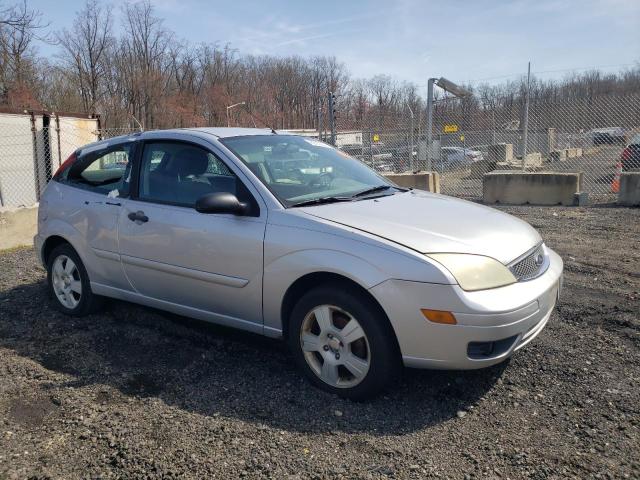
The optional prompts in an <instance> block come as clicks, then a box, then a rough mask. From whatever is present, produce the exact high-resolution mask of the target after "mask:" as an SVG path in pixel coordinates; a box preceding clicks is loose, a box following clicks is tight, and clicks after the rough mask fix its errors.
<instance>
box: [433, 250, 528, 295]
mask: <svg viewBox="0 0 640 480" xmlns="http://www.w3.org/2000/svg"><path fill="white" fill-rule="evenodd" d="M427 256H428V257H429V258H432V259H433V260H435V261H436V262H438V263H441V264H442V265H443V266H444V267H445V268H446V269H447V270H449V271H450V272H451V274H452V275H453V276H454V277H455V279H456V280H457V282H458V284H459V285H460V287H461V288H462V289H463V290H467V291H474V290H486V289H489V288H497V287H504V286H505V285H510V284H512V283H516V281H517V280H516V277H514V276H513V274H512V273H511V271H510V270H509V269H508V268H507V267H505V266H504V265H503V264H501V263H500V262H499V261H497V260H495V259H493V258H491V257H485V256H483V255H468V254H464V253H430V254H428V255H427Z"/></svg>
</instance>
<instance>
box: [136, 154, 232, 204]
mask: <svg viewBox="0 0 640 480" xmlns="http://www.w3.org/2000/svg"><path fill="white" fill-rule="evenodd" d="M240 183H241V182H239V181H238V179H237V177H236V176H235V174H234V173H233V172H231V170H229V167H227V165H225V163H224V162H222V161H221V160H220V159H219V158H218V157H216V156H215V155H213V154H212V153H211V152H208V151H207V150H204V149H203V148H200V147H198V146H196V145H191V144H185V143H179V142H149V143H146V144H145V146H144V151H143V153H142V165H141V169H140V189H139V197H140V199H141V200H147V201H152V202H158V203H165V204H170V205H178V206H184V207H194V206H195V203H196V200H198V198H200V197H202V196H203V195H206V194H209V193H218V192H225V193H232V194H233V195H236V196H239V192H238V187H239V184H240Z"/></svg>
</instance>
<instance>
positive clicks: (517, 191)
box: [482, 171, 582, 205]
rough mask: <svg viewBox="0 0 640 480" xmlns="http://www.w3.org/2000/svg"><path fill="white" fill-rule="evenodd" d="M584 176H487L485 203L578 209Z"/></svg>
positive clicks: (497, 173)
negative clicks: (577, 198) (577, 197)
mask: <svg viewBox="0 0 640 480" xmlns="http://www.w3.org/2000/svg"><path fill="white" fill-rule="evenodd" d="M581 177H582V173H556V172H536V173H533V172H515V171H495V172H490V173H487V174H486V175H484V177H483V180H482V193H483V201H484V203H506V204H512V205H525V204H531V205H575V202H576V194H578V193H580V192H581V190H580V186H581V184H582V178H581Z"/></svg>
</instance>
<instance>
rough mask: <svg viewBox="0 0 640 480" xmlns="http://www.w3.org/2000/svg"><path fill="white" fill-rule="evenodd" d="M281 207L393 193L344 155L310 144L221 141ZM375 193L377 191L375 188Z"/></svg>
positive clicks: (273, 138) (265, 138)
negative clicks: (279, 202)
mask: <svg viewBox="0 0 640 480" xmlns="http://www.w3.org/2000/svg"><path fill="white" fill-rule="evenodd" d="M222 143H223V144H224V145H225V146H227V147H228V148H229V149H230V150H231V151H232V152H233V153H235V154H236V156H237V157H238V158H239V159H240V160H242V162H244V163H245V165H247V166H248V167H249V168H250V169H251V171H252V172H253V173H254V174H255V175H256V176H257V177H258V178H259V179H260V181H262V183H264V184H265V185H266V186H267V188H269V190H270V191H271V192H272V193H273V194H274V195H275V196H276V197H278V199H279V200H280V201H281V202H282V203H283V204H284V205H285V206H286V207H292V206H296V205H299V204H310V203H314V202H318V203H320V201H323V200H324V201H332V200H333V201H343V200H349V199H361V198H363V195H358V194H360V193H363V192H369V190H372V189H373V190H372V191H371V193H372V194H373V193H377V194H380V192H383V193H384V191H385V190H389V191H390V192H395V191H398V190H399V189H396V188H395V187H394V186H392V185H391V184H390V183H389V182H387V180H385V179H384V178H383V177H381V176H380V175H378V174H377V173H376V172H374V171H373V170H371V169H370V168H369V167H367V166H366V165H364V164H363V163H362V162H360V161H359V160H356V159H354V158H352V157H350V156H349V155H347V154H346V153H344V152H341V151H340V150H337V149H335V148H333V147H332V146H330V145H327V144H326V143H323V142H321V141H319V140H316V139H313V138H305V137H299V136H295V135H252V136H242V137H229V138H226V139H223V140H222ZM376 187H379V188H376Z"/></svg>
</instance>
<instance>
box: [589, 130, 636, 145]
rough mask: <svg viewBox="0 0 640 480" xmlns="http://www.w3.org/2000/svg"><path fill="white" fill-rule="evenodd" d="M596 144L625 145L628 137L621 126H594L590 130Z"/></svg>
mask: <svg viewBox="0 0 640 480" xmlns="http://www.w3.org/2000/svg"><path fill="white" fill-rule="evenodd" d="M588 135H589V136H590V137H591V139H592V142H593V144H594V145H624V143H625V142H626V141H627V137H626V134H625V131H624V129H622V128H621V127H607V128H594V129H593V130H590V131H589V132H588Z"/></svg>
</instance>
